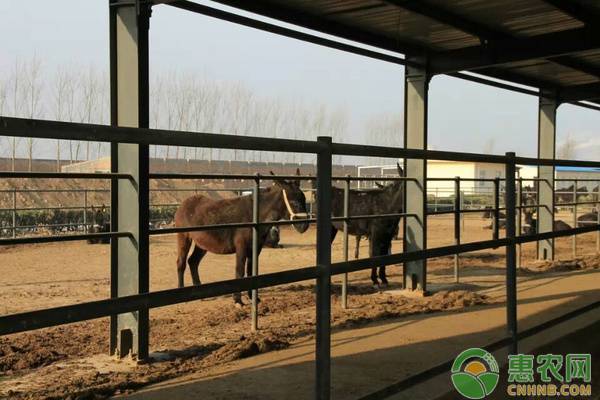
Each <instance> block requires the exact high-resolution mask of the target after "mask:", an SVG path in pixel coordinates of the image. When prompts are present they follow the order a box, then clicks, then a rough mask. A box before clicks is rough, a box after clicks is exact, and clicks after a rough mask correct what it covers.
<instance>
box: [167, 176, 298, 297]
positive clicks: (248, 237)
mask: <svg viewBox="0 0 600 400" xmlns="http://www.w3.org/2000/svg"><path fill="white" fill-rule="evenodd" d="M297 174H298V175H299V174H300V171H297ZM259 205H260V210H259V220H260V221H261V222H264V221H278V220H281V219H290V220H294V219H305V218H307V213H306V198H305V197H304V193H303V192H302V190H300V181H298V180H293V181H275V182H274V183H273V185H272V186H271V187H269V188H267V189H261V190H260V192H259ZM243 222H252V195H246V196H240V197H234V198H231V199H224V200H212V199H210V198H208V197H206V196H202V195H195V196H192V197H189V198H187V199H186V200H184V202H183V203H182V204H181V206H180V207H179V208H178V209H177V212H176V213H175V226H176V227H190V226H201V225H213V224H227V223H243ZM270 228H271V226H269V225H263V226H261V227H260V229H259V239H258V250H259V252H260V250H261V249H262V247H263V244H264V241H265V239H266V237H267V235H268V233H269V230H270ZM294 228H296V230H297V231H298V232H300V233H303V232H305V231H306V230H307V229H308V223H297V224H294ZM192 244H193V246H192ZM190 247H193V250H192V252H191V254H190V255H189V257H188V253H189V250H190ZM207 251H209V252H211V253H215V254H233V253H235V255H236V263H235V276H236V278H243V277H244V264H246V270H247V274H248V276H250V275H251V274H252V228H230V229H219V230H207V231H196V232H183V233H178V234H177V252H178V255H177V275H178V279H179V281H178V283H179V287H183V274H184V272H185V264H186V259H187V263H188V265H189V267H190V274H191V276H192V282H193V284H194V285H200V277H199V275H198V265H199V264H200V261H201V260H202V257H204V255H205V254H206V252H207ZM233 299H234V301H235V303H236V304H238V305H243V303H242V297H241V294H240V293H235V294H234V295H233Z"/></svg>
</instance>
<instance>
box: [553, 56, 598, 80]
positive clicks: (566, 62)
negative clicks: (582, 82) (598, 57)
mask: <svg viewBox="0 0 600 400" xmlns="http://www.w3.org/2000/svg"><path fill="white" fill-rule="evenodd" d="M548 60H549V61H552V62H553V63H555V64H560V65H562V66H563V67H567V68H571V69H574V70H577V71H580V72H583V73H585V74H588V75H592V76H595V77H597V78H600V67H597V66H595V65H593V64H590V63H587V62H585V61H581V60H578V59H577V58H574V57H567V56H560V57H553V58H549V59H548Z"/></svg>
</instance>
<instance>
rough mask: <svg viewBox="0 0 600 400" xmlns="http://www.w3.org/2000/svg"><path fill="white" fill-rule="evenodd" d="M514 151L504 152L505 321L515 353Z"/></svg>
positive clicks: (515, 352) (511, 351)
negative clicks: (508, 240)
mask: <svg viewBox="0 0 600 400" xmlns="http://www.w3.org/2000/svg"><path fill="white" fill-rule="evenodd" d="M515 170H516V165H515V153H506V171H505V172H506V188H505V190H506V204H505V206H506V238H507V239H510V240H511V242H510V243H509V244H508V245H507V246H506V321H507V327H508V335H509V336H510V337H511V339H512V341H511V346H510V353H511V354H517V350H518V348H517V260H516V251H517V245H516V243H515V220H516V212H515V211H516V207H515V204H516V194H515Z"/></svg>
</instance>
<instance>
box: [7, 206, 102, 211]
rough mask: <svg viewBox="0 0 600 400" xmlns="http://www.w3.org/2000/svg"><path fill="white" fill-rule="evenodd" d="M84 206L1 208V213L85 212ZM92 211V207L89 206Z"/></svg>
mask: <svg viewBox="0 0 600 400" xmlns="http://www.w3.org/2000/svg"><path fill="white" fill-rule="evenodd" d="M83 208H84V207H83V206H72V207H27V208H0V211H5V212H6V211H13V210H14V211H16V212H19V211H50V210H83ZM88 208H90V211H92V210H91V206H89V207H88Z"/></svg>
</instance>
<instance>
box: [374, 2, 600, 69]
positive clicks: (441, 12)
mask: <svg viewBox="0 0 600 400" xmlns="http://www.w3.org/2000/svg"><path fill="white" fill-rule="evenodd" d="M385 1H386V3H387V4H392V5H395V6H397V7H401V8H403V9H405V10H408V11H411V12H414V13H417V14H419V15H423V16H425V17H428V18H431V19H433V20H435V21H438V22H440V23H443V24H446V25H448V26H452V27H454V28H456V29H459V30H461V31H463V32H465V33H467V34H469V35H471V36H475V37H478V38H479V39H480V40H481V42H482V43H484V42H485V41H492V40H501V39H509V38H511V35H510V34H508V33H504V32H500V31H497V30H495V29H493V28H490V27H488V26H486V25H483V24H480V23H478V22H475V21H471V20H469V19H467V18H465V17H463V16H461V15H457V14H455V13H453V12H452V11H449V10H446V9H442V8H441V7H439V6H438V5H432V4H428V3H427V2H426V1H425V0H385ZM552 2H554V0H552ZM558 3H560V4H563V5H564V3H568V2H565V0H559V1H558ZM566 7H568V5H567V6H566ZM550 61H552V62H554V63H555V64H559V65H562V66H565V67H568V68H571V69H575V70H578V71H581V72H584V73H586V74H589V75H592V76H596V77H598V78H600V68H597V67H596V66H594V65H591V64H589V63H586V62H583V61H579V60H576V59H574V58H572V57H568V56H561V57H555V58H552V59H550Z"/></svg>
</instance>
